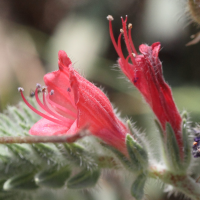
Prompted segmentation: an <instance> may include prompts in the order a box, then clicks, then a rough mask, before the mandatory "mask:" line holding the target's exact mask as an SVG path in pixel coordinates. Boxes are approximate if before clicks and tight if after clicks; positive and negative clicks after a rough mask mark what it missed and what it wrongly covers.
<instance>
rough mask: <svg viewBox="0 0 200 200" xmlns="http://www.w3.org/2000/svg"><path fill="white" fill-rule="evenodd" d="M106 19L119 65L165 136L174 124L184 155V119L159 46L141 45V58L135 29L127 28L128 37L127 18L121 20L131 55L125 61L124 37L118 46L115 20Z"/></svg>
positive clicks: (156, 44)
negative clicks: (166, 73) (172, 90)
mask: <svg viewBox="0 0 200 200" xmlns="http://www.w3.org/2000/svg"><path fill="white" fill-rule="evenodd" d="M107 19H108V20H109V29H110V37H111V40H112V42H113V45H114V47H115V49H116V52H117V53H118V55H119V57H120V58H119V60H118V63H119V66H120V68H121V70H122V71H123V73H124V74H125V75H126V76H127V77H128V78H129V80H130V81H131V82H132V83H133V84H134V86H135V87H136V88H137V89H138V90H139V91H140V92H141V94H142V95H143V97H144V98H145V100H146V102H147V103H148V104H149V106H150V107H151V109H152V110H153V112H154V113H155V115H156V117H157V118H158V120H159V121H160V124H161V126H162V129H163V131H164V133H165V129H166V123H167V122H169V123H170V124H171V126H172V128H173V130H174V133H175V136H176V139H177V141H178V144H179V147H180V151H181V154H182V146H183V144H182V133H181V123H182V119H181V116H180V114H179V112H178V109H177V107H176V105H175V103H174V101H173V97H172V92H171V89H170V87H169V85H168V84H167V83H166V82H165V80H164V78H163V74H162V64H161V62H160V60H159V58H158V54H159V51H160V43H159V42H156V43H154V44H152V45H151V46H148V45H146V44H142V45H140V47H139V50H140V52H141V54H140V55H138V54H137V52H136V50H135V47H134V45H133V42H132V38H131V28H132V25H131V24H129V25H128V29H129V30H128V33H127V28H126V27H127V25H126V24H127V16H126V19H125V20H123V18H121V19H122V27H123V29H122V30H120V32H121V33H123V35H124V40H125V44H126V47H127V51H128V56H127V58H125V57H124V55H123V54H122V50H121V44H120V42H121V33H120V35H119V37H118V44H117V43H116V41H115V39H114V36H113V31H112V20H113V18H112V17H111V16H108V17H107ZM128 60H131V62H132V63H129V62H128Z"/></svg>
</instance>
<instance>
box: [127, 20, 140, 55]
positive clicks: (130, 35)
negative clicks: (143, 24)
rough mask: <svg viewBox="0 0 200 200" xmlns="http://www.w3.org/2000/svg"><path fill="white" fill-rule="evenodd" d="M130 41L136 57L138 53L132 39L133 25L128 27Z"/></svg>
mask: <svg viewBox="0 0 200 200" xmlns="http://www.w3.org/2000/svg"><path fill="white" fill-rule="evenodd" d="M129 27H131V28H129ZM128 29H129V30H128V39H129V42H130V45H131V49H132V51H133V52H134V54H135V55H138V54H137V51H136V49H135V46H134V44H133V41H132V37H131V29H132V24H129V25H128ZM134 57H135V56H134Z"/></svg>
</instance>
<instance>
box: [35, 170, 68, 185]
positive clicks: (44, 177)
mask: <svg viewBox="0 0 200 200" xmlns="http://www.w3.org/2000/svg"><path fill="white" fill-rule="evenodd" d="M57 168H58V167H56V168H55V167H54V168H51V169H48V170H44V171H42V172H39V173H38V174H36V175H35V178H34V179H35V182H36V184H37V185H39V186H44V187H48V188H61V187H63V186H64V184H65V182H66V180H67V179H68V178H69V176H70V174H71V169H70V168H69V166H65V167H63V168H60V169H57Z"/></svg>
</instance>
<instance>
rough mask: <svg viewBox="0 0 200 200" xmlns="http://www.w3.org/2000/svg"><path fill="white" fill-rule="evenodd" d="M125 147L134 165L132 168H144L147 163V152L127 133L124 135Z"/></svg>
mask: <svg viewBox="0 0 200 200" xmlns="http://www.w3.org/2000/svg"><path fill="white" fill-rule="evenodd" d="M126 147H127V150H128V153H129V156H130V159H131V161H132V165H133V167H134V168H133V170H146V168H147V165H148V156H147V152H146V150H145V149H144V148H143V147H142V146H141V145H140V144H139V143H138V142H137V141H136V140H134V139H133V138H132V136H131V135H129V134H127V136H126Z"/></svg>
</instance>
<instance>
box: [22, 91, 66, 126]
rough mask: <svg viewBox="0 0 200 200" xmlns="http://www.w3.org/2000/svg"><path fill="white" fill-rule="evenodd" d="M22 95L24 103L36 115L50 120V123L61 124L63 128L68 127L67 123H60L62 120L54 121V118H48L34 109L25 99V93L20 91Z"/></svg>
mask: <svg viewBox="0 0 200 200" xmlns="http://www.w3.org/2000/svg"><path fill="white" fill-rule="evenodd" d="M36 92H37V91H36ZM20 93H21V96H22V99H23V101H24V103H25V104H26V105H27V106H28V107H29V108H30V109H31V110H32V111H34V112H35V113H37V114H38V115H40V116H41V117H44V118H45V119H47V120H49V121H52V122H54V123H57V124H60V125H62V126H67V125H68V124H66V123H65V122H62V121H60V120H58V119H54V118H52V117H50V116H48V115H45V114H44V113H42V112H40V111H39V110H37V109H36V108H34V107H33V106H32V105H31V104H30V103H29V102H28V101H27V100H26V98H25V97H24V95H23V91H22V90H20Z"/></svg>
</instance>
